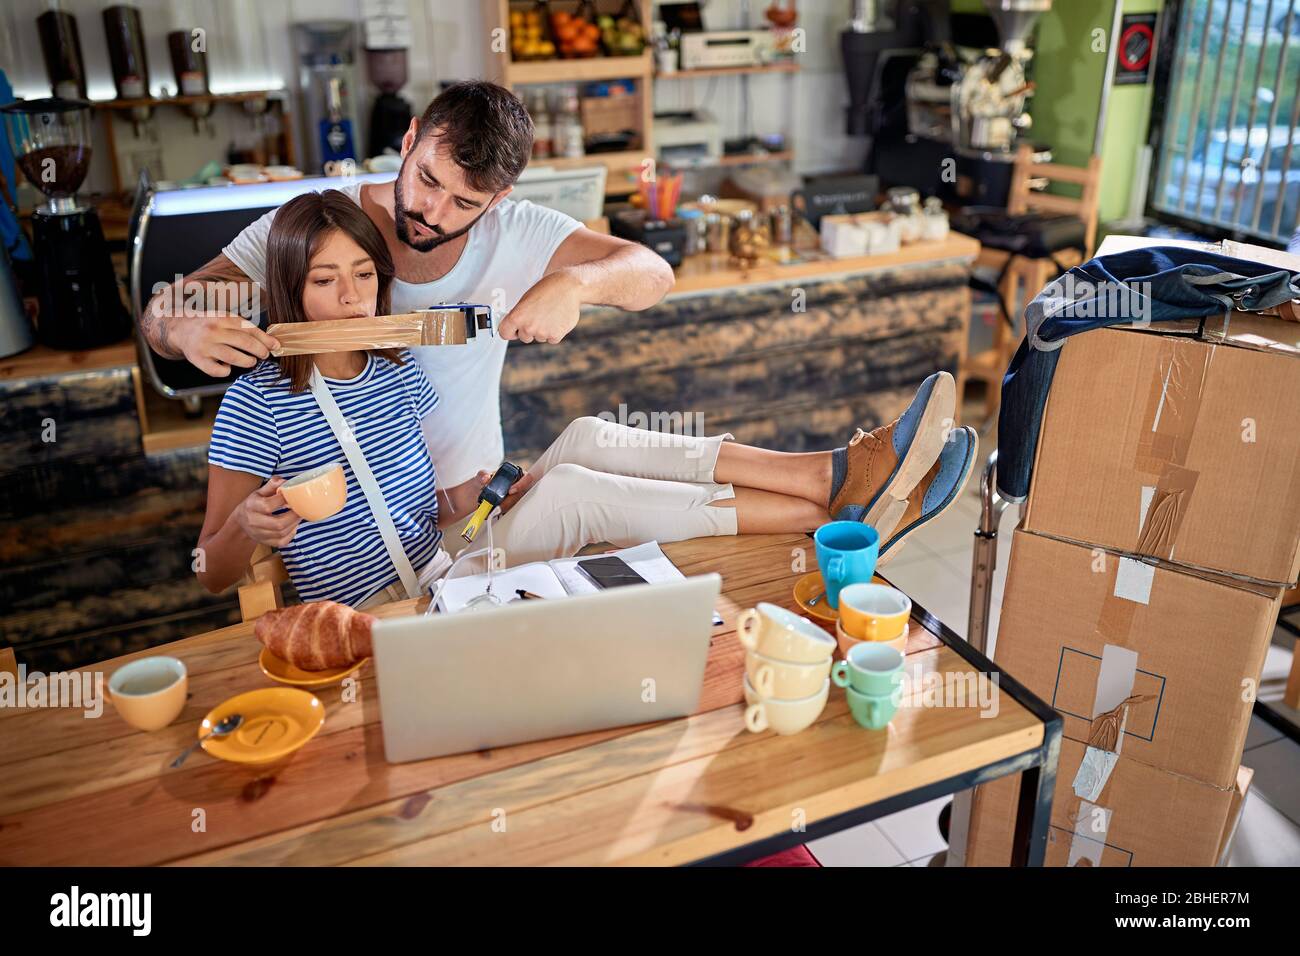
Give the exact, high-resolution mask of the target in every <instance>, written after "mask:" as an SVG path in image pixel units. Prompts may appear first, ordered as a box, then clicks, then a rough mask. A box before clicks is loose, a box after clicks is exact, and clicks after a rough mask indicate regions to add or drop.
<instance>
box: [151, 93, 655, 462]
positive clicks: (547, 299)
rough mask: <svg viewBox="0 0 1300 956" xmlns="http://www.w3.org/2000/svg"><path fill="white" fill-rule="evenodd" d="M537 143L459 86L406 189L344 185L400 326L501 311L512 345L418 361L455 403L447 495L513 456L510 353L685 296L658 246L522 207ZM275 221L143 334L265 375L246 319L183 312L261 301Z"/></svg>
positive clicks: (509, 113) (442, 105) (433, 446)
mask: <svg viewBox="0 0 1300 956" xmlns="http://www.w3.org/2000/svg"><path fill="white" fill-rule="evenodd" d="M532 142H533V124H532V120H531V119H530V118H529V116H528V112H527V111H526V110H525V109H524V106H523V104H522V103H520V102H519V99H518V98H517V97H515V96H514V94H512V93H511V92H510V91H509V90H507V89H505V88H503V87H500V86H497V85H495V84H493V83H486V82H481V81H468V82H464V83H457V84H455V85H454V86H451V87H449V88H448V89H447V90H445V91H444V92H443V93H442V94H440V95H439V96H438V97H437V99H435V100H434V101H433V102H432V103H430V104H429V108H428V109H427V110H425V112H424V115H423V116H421V117H419V118H418V119H413V120H412V121H411V126H410V129H408V130H407V131H406V135H405V136H404V137H403V139H402V167H401V169H400V171H399V172H398V174H397V179H396V180H395V181H393V182H391V183H365V184H363V183H358V182H348V181H346V180H341V181H340V182H339V185H338V188H339V189H340V190H341V191H342V192H344V193H345V194H346V195H347V196H348V197H349V198H350V199H352V200H353V201H354V202H356V203H357V204H358V205H359V206H360V207H361V208H362V210H364V211H365V213H366V214H367V215H368V216H369V217H370V219H371V220H372V221H373V222H374V224H375V225H376V226H377V227H378V228H379V231H380V233H381V234H382V235H383V236H384V239H385V241H386V242H387V244H388V248H389V250H390V251H391V253H392V256H393V263H394V265H395V266H396V269H397V277H396V279H395V281H394V282H393V289H392V311H393V313H394V314H398V313H402V312H411V311H415V310H417V309H424V308H429V307H431V306H434V305H438V304H440V303H450V302H478V303H484V304H489V305H492V306H493V311H494V317H495V319H496V324H497V333H498V336H499V337H497V338H493V339H491V340H489V341H483V340H479V341H477V342H475V343H474V344H472V345H470V346H467V347H465V348H454V349H450V348H415V349H412V352H413V353H414V355H415V357H416V360H417V361H419V363H420V364H421V365H422V366H423V367H424V369H425V372H426V373H427V374H428V376H429V379H430V380H431V381H432V382H433V385H434V387H435V388H436V389H437V390H438V393H439V395H440V397H441V402H440V404H439V406H438V408H437V410H436V411H435V412H434V413H433V414H431V415H429V416H427V417H426V418H425V420H424V425H425V428H426V437H427V438H428V443H429V450H430V454H431V455H432V457H433V459H434V462H435V464H436V466H437V468H438V480H439V484H440V485H442V486H445V487H451V486H453V485H458V484H461V483H462V482H465V481H467V480H468V479H470V478H472V477H474V475H475V474H476V473H477V472H478V471H480V470H482V469H487V470H489V471H491V470H494V469H495V468H496V466H497V465H498V464H499V463H500V462H501V460H502V458H503V457H504V456H505V452H504V445H503V442H502V438H501V407H500V382H501V367H502V364H503V363H504V361H505V354H506V345H507V340H509V339H519V340H520V341H523V342H550V343H555V342H559V341H560V340H561V339H563V338H564V336H565V335H567V334H568V333H569V332H570V331H571V330H572V329H573V327H574V326H575V325H577V323H578V312H579V310H580V309H581V307H582V306H583V305H588V304H590V305H610V306H616V307H618V308H621V309H627V310H631V311H639V310H641V309H646V308H649V307H650V306H652V305H654V304H655V303H656V302H658V301H659V300H660V299H662V298H663V296H664V295H665V294H666V293H667V292H668V290H669V289H671V288H672V285H673V272H672V269H671V268H670V267H669V266H668V264H667V263H666V262H664V260H663V259H661V258H660V257H659V256H658V255H656V254H655V253H653V252H651V251H650V250H649V249H647V248H645V247H644V246H640V245H637V244H635V243H630V242H626V241H624V240H622V239H616V238H614V237H612V236H606V235H601V234H600V233H596V232H593V231H592V230H590V229H586V228H584V227H583V226H582V225H581V224H580V223H579V222H578V221H577V220H575V219H572V218H570V217H569V216H566V215H564V214H563V213H560V212H556V211H555V210H552V209H547V208H544V207H542V206H537V205H534V204H533V203H531V202H527V201H523V202H517V201H515V200H512V199H510V198H508V197H509V195H510V192H511V190H512V188H513V184H514V182H515V180H516V179H518V177H519V175H520V173H522V172H523V170H524V167H525V166H526V165H527V164H528V157H529V155H530V154H531V152H532ZM274 215H275V213H274V212H270V213H267V214H266V215H265V216H263V217H262V218H261V219H259V220H257V222H255V223H253V224H252V225H250V226H249V227H248V228H246V229H245V230H244V231H243V232H241V233H240V234H239V235H238V236H236V237H235V238H234V239H233V240H232V241H231V243H230V244H229V245H228V246H226V247H225V248H224V249H223V250H222V253H221V255H219V256H217V257H216V258H215V259H213V260H212V261H211V262H209V263H207V264H206V265H205V266H203V267H201V268H200V269H199V270H198V271H196V272H194V273H191V274H190V275H188V276H186V277H185V278H184V279H182V280H181V281H180V283H179V285H180V288H177V289H172V290H163V291H162V292H160V293H159V294H158V295H155V296H154V298H153V299H152V300H151V301H150V302H149V304H148V306H146V308H145V309H144V315H143V316H142V317H141V320H140V322H141V329H142V331H143V333H144V335H145V338H146V339H147V340H148V341H149V344H150V345H151V346H153V348H154V350H155V351H156V352H158V353H159V354H160V355H163V356H166V357H168V358H185V359H187V360H188V361H190V362H191V363H192V364H194V365H195V366H197V367H198V368H199V369H201V370H202V371H204V372H206V373H208V374H209V375H217V376H221V375H225V374H227V373H228V372H229V371H230V369H231V367H232V366H234V367H236V368H251V367H253V366H254V365H256V364H257V362H258V361H259V360H260V359H263V358H266V357H267V355H268V354H269V351H270V349H272V348H275V347H276V346H277V344H278V343H276V341H275V340H274V339H273V338H272V337H271V336H269V335H267V334H266V333H265V332H263V331H261V330H260V329H258V328H256V327H255V326H253V325H252V324H251V323H249V322H247V321H245V320H243V319H241V318H240V317H239V316H237V315H226V314H213V313H204V314H201V315H194V314H188V315H187V314H177V313H176V312H173V311H171V308H172V307H171V306H170V305H169V303H184V302H185V301H186V299H187V296H188V295H189V294H190V292H191V290H193V289H194V288H195V283H200V284H202V285H204V286H205V287H207V291H209V292H211V293H212V296H211V297H210V299H209V301H229V300H228V299H227V298H225V296H226V295H227V293H228V290H229V289H231V288H232V287H233V288H237V289H240V290H243V292H244V296H243V299H242V300H241V301H243V300H246V299H247V298H249V297H250V296H249V293H251V290H252V284H253V283H261V282H263V281H264V279H265V272H264V269H265V264H266V237H267V233H268V232H269V231H270V228H271V220H272V218H274ZM231 284H236V285H234V286H232V285H231ZM218 295H220V296H222V298H221V299H218V298H217V296H218ZM503 316H504V318H502V317H503Z"/></svg>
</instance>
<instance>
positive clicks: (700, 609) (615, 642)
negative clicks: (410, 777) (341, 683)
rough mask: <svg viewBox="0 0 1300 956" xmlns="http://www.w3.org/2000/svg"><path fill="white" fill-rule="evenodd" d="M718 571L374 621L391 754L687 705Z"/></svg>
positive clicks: (520, 739) (535, 734) (690, 707)
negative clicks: (562, 596) (466, 609)
mask: <svg viewBox="0 0 1300 956" xmlns="http://www.w3.org/2000/svg"><path fill="white" fill-rule="evenodd" d="M721 585H722V579H721V578H720V577H719V576H718V575H716V574H705V575H700V576H698V577H692V578H686V579H685V580H682V581H672V582H667V583H662V584H634V585H629V586H627V587H619V588H611V589H609V590H605V591H599V592H596V593H594V594H582V595H577V596H575V597H566V598H556V599H553V600H529V601H515V602H513V603H511V604H507V605H505V606H503V607H497V608H490V609H487V610H479V611H461V612H459V613H456V614H435V615H430V616H422V615H421V616H414V617H401V618H391V619H387V620H380V621H377V622H376V623H375V625H374V630H373V643H374V656H375V661H374V663H375V673H376V677H377V680H378V682H379V704H380V718H381V720H382V724H383V731H384V756H385V757H386V758H387V759H388V761H389V762H390V763H402V762H405V761H408V760H423V759H425V758H426V757H441V756H443V755H445V754H455V753H464V752H466V751H473V750H485V749H487V748H490V747H504V746H508V745H510V744H519V743H525V742H527V741H530V740H544V739H547V738H550V737H563V736H566V735H568V734H578V733H584V732H586V731H591V730H603V729H605V728H607V727H621V726H625V725H627V724H642V723H647V722H649V721H655V720H666V719H668V718H672V717H684V716H686V715H687V714H690V713H692V712H694V710H695V708H696V707H697V706H698V704H699V699H700V689H701V687H702V686H703V684H704V665H705V662H706V661H707V660H708V655H709V635H710V632H711V631H712V629H713V607H714V605H715V604H716V603H717V600H718V593H719V591H720V589H721Z"/></svg>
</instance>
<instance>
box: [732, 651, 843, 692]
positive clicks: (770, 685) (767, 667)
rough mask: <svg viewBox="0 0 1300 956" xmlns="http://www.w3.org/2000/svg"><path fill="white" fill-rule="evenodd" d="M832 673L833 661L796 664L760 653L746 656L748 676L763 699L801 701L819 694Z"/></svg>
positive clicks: (829, 659)
mask: <svg viewBox="0 0 1300 956" xmlns="http://www.w3.org/2000/svg"><path fill="white" fill-rule="evenodd" d="M830 673H831V658H829V657H827V658H826V659H825V660H823V661H820V662H818V663H816V664H792V663H791V662H790V661H779V660H777V659H776V658H774V657H768V656H766V655H764V654H760V653H758V652H757V651H750V652H748V653H747V654H746V655H745V676H746V677H748V678H749V683H750V685H751V686H753V688H754V689H755V690H757V691H758V694H759V696H760V697H763V698H769V697H775V698H777V699H779V700H797V699H798V698H800V697H808V696H810V695H812V694H815V693H817V690H818V688H820V687H821V686H822V681H824V680H826V678H827V677H829V676H830Z"/></svg>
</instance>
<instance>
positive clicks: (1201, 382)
mask: <svg viewBox="0 0 1300 956" xmlns="http://www.w3.org/2000/svg"><path fill="white" fill-rule="evenodd" d="M1216 349H1217V346H1214V345H1210V346H1207V347H1206V348H1204V349H1188V348H1183V347H1180V343H1179V342H1178V341H1170V342H1168V343H1166V344H1165V347H1164V349H1163V350H1162V353H1161V355H1160V358H1159V362H1158V364H1157V374H1156V376H1155V378H1154V379H1153V380H1152V382H1151V389H1150V392H1149V394H1148V396H1147V405H1146V411H1145V413H1144V415H1143V419H1142V420H1143V422H1144V423H1146V424H1147V427H1146V428H1144V429H1143V431H1142V437H1141V438H1140V439H1139V441H1138V447H1137V453H1136V455H1135V457H1134V461H1133V466H1134V468H1135V469H1136V470H1137V472H1138V473H1139V474H1141V475H1143V476H1147V477H1149V479H1150V482H1151V483H1150V484H1144V485H1143V488H1142V511H1141V514H1140V515H1139V517H1138V540H1137V547H1136V549H1135V550H1136V551H1137V552H1138V553H1139V554H1145V555H1150V556H1151V557H1153V558H1165V559H1169V558H1172V557H1173V553H1174V545H1175V544H1176V542H1177V539H1178V529H1179V526H1180V525H1181V524H1182V520H1183V517H1184V516H1185V515H1186V514H1187V506H1188V503H1189V502H1190V501H1191V497H1192V493H1193V492H1194V491H1195V489H1196V480H1197V478H1198V477H1199V473H1198V472H1195V471H1192V470H1191V469H1189V468H1187V467H1185V466H1186V462H1187V453H1188V449H1189V448H1190V446H1191V441H1192V435H1193V433H1194V432H1195V431H1196V422H1197V419H1198V418H1199V417H1200V413H1201V397H1202V394H1203V392H1204V390H1205V382H1206V379H1207V377H1208V375H1209V370H1210V365H1211V364H1212V363H1213V361H1214V355H1215V351H1216Z"/></svg>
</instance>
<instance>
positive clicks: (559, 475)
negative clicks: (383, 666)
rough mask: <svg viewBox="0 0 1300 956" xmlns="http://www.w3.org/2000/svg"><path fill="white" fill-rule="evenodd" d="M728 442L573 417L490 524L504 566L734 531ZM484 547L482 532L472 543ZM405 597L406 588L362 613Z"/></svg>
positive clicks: (444, 563) (443, 565)
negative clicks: (723, 463)
mask: <svg viewBox="0 0 1300 956" xmlns="http://www.w3.org/2000/svg"><path fill="white" fill-rule="evenodd" d="M731 437H732V436H731V435H730V434H724V435H716V436H714V437H711V438H699V437H695V436H690V435H672V434H667V433H664V432H652V431H647V430H645V429H641V428H629V427H627V426H626V425H620V424H618V423H616V422H608V421H605V420H603V419H600V418H594V417H586V418H578V419H575V420H574V421H572V422H570V423H569V424H568V426H567V427H565V429H564V431H563V432H561V433H560V437H559V438H557V439H555V441H554V442H552V443H551V447H549V448H548V449H546V451H545V452H544V453H543V454H542V456H541V457H540V458H538V459H537V462H536V463H535V464H534V465H533V467H532V468H530V469H528V474H530V475H532V476H534V478H535V482H534V484H533V486H532V487H531V488H529V489H528V491H526V492H525V493H524V495H523V497H522V498H520V499H519V500H518V501H517V502H516V503H515V506H514V507H513V508H511V509H510V511H509V513H507V514H504V515H497V516H496V517H495V518H494V519H493V525H492V546H493V548H494V549H496V550H498V552H499V553H501V556H502V557H503V558H504V564H505V566H506V567H516V566H518V565H521V564H527V563H529V562H530V561H549V560H550V559H551V558H560V557H569V556H571V555H574V554H577V553H578V551H580V550H581V549H582V548H584V547H586V546H587V545H589V544H599V543H602V542H608V543H609V544H612V545H614V546H615V547H619V548H626V547H631V546H632V545H634V544H642V543H644V542H646V541H660V542H669V541H685V540H686V539H688V538H702V537H709V536H712V535H731V534H735V533H736V509H735V508H727V507H721V508H719V507H714V506H713V505H712V502H714V501H721V500H726V499H728V498H734V497H735V496H736V492H735V490H734V489H733V488H732V486H731V485H729V484H727V485H719V484H717V483H715V482H714V480H713V469H714V466H715V465H716V464H717V461H718V450H719V448H720V447H721V446H722V443H723V441H725V440H727V439H730V438H731ZM486 546H487V541H486V535H484V534H483V533H482V532H480V534H479V536H478V537H477V538H476V539H475V541H474V544H473V545H472V546H471V547H473V548H482V547H486ZM477 563H479V560H478V559H473V560H471V561H469V562H467V564H468V565H474V564H477ZM450 564H451V558H450V556H449V555H448V554H447V552H446V550H445V549H442V548H440V549H439V550H438V553H437V554H436V555H434V557H433V559H432V560H431V561H430V562H429V564H428V565H426V566H425V567H424V568H422V569H421V570H420V573H419V577H420V586H421V588H425V587H427V586H428V585H429V584H430V583H431V582H432V581H436V580H437V579H438V578H439V577H441V576H442V574H443V573H445V572H446V570H447V568H448V567H449V566H450ZM484 566H486V565H484ZM461 568H464V569H465V570H464V571H461V570H460V569H458V570H457V574H458V575H460V574H462V573H474V571H475V570H481V569H476V568H474V567H467V566H466V564H462V565H461ZM405 597H406V593H405V591H404V589H403V588H402V585H401V583H400V582H399V583H397V584H394V585H392V586H390V587H387V588H385V589H384V590H382V591H379V592H378V593H376V594H374V595H372V596H371V597H369V598H367V599H366V600H365V601H364V602H363V603H362V604H361V605H359V607H360V608H367V607H372V606H374V605H376V604H387V603H388V602H390V601H400V600H402V599H404V598H405Z"/></svg>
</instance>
